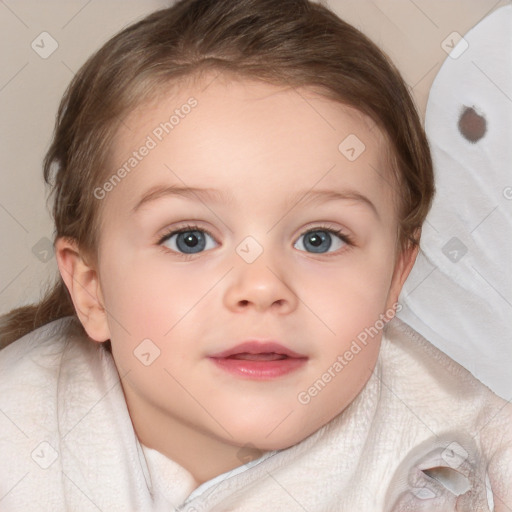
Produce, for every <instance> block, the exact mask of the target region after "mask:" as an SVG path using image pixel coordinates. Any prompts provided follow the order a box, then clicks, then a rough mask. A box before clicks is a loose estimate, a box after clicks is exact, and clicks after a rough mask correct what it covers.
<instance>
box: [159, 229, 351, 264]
mask: <svg viewBox="0 0 512 512" xmlns="http://www.w3.org/2000/svg"><path fill="white" fill-rule="evenodd" d="M188 231H201V232H203V233H206V234H207V235H208V236H210V237H211V238H213V239H214V240H215V237H214V236H213V235H212V233H210V231H208V230H207V229H205V228H202V227H200V226H196V225H193V224H188V225H186V226H183V227H181V228H177V229H176V228H173V229H170V230H169V231H167V232H166V233H164V234H163V235H162V236H161V237H160V238H159V240H158V241H157V245H158V246H159V247H160V248H161V249H162V251H163V252H164V253H169V251H171V252H172V253H173V254H177V255H178V256H180V257H182V258H183V259H185V260H190V259H192V258H193V257H194V256H197V254H201V253H197V254H184V253H181V252H177V251H174V250H172V249H168V248H166V247H164V246H163V245H162V244H163V243H164V242H166V241H167V240H168V239H169V238H171V236H173V235H179V234H181V233H186V232H188ZM312 231H325V232H327V233H331V234H333V235H336V236H338V237H339V238H340V239H341V240H342V241H343V242H344V243H345V244H347V246H348V247H353V246H354V245H355V244H354V241H353V239H352V237H351V236H350V235H348V234H347V233H344V232H343V231H342V230H341V229H335V228H331V227H329V226H323V225H318V226H315V227H313V228H310V229H307V230H306V231H304V232H303V233H301V234H300V236H299V238H300V237H301V236H304V235H306V234H307V233H311V232H312ZM337 253H338V251H336V252H334V253H330V254H329V253H325V254H322V253H320V254H319V256H327V257H329V256H334V255H336V254H337ZM310 254H314V253H310Z"/></svg>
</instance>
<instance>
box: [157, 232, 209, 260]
mask: <svg viewBox="0 0 512 512" xmlns="http://www.w3.org/2000/svg"><path fill="white" fill-rule="evenodd" d="M208 239H211V240H213V242H214V244H216V242H215V240H214V238H213V236H212V235H211V234H210V233H209V232H208V231H206V230H204V229H201V228H199V227H198V226H186V227H184V228H181V229H177V230H173V231H169V232H168V233H166V234H165V235H164V236H163V237H162V238H161V239H160V240H159V241H158V245H162V246H164V247H167V248H168V249H171V250H173V251H175V252H178V253H182V254H197V253H200V252H202V251H204V250H207V249H213V247H214V246H213V247H212V244H211V243H210V244H209V243H208V242H209V240H208Z"/></svg>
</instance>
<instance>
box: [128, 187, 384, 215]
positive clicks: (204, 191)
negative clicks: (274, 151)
mask: <svg viewBox="0 0 512 512" xmlns="http://www.w3.org/2000/svg"><path fill="white" fill-rule="evenodd" d="M162 197H187V198H190V199H199V200H200V201H202V202H210V203H224V204H230V203H233V201H234V196H233V195H232V194H230V193H229V194H226V193H224V192H222V191H220V190H217V189H213V188H201V187H185V186H180V185H170V186H169V185H157V186H155V187H153V188H151V189H149V190H148V191H147V192H145V193H144V194H143V196H142V198H141V199H140V200H139V201H138V202H137V204H136V205H135V206H134V207H133V208H132V213H135V212H137V211H138V210H139V209H140V208H141V207H142V206H143V205H145V204H147V203H150V202H153V201H156V200H157V199H160V198H162ZM327 201H356V202H359V203H362V204H363V205H366V206H367V207H369V208H370V209H371V211H372V212H373V213H374V214H375V215H376V217H378V218H380V215H379V212H378V211H377V208H376V207H375V205H374V204H373V203H372V202H371V201H370V199H368V198H367V197H366V196H364V195H363V194H361V193H359V192H357V191H355V190H345V191H343V192H338V191H336V190H304V191H301V192H299V193H297V194H295V195H294V196H292V197H290V198H289V200H288V201H287V203H286V206H287V207H288V208H290V209H293V208H295V206H296V205H297V204H298V203H314V204H316V203H322V202H327Z"/></svg>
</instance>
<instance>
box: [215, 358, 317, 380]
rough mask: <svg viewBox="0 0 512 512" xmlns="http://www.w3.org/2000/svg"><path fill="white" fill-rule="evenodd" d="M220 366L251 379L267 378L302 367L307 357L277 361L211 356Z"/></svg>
mask: <svg viewBox="0 0 512 512" xmlns="http://www.w3.org/2000/svg"><path fill="white" fill-rule="evenodd" d="M210 359H211V360H212V361H213V362H214V363H215V364H216V365H217V366H218V367H219V368H222V369H223V370H225V371H227V372H229V373H232V374H235V375H239V376H242V377H248V378H250V379H258V380H267V379H274V378H276V377H282V376H283V375H286V374H288V373H291V372H293V371H295V370H298V369H299V368H300V367H302V366H303V365H304V364H305V363H306V361H307V358H287V359H278V360H275V361H249V360H246V359H230V358H215V357H211V358H210Z"/></svg>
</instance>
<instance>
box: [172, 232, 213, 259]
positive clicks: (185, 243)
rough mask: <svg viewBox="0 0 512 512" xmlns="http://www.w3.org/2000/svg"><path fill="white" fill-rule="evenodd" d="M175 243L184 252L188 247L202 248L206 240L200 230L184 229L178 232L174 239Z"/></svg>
mask: <svg viewBox="0 0 512 512" xmlns="http://www.w3.org/2000/svg"><path fill="white" fill-rule="evenodd" d="M176 245H177V246H178V248H179V249H180V251H183V252H185V253H189V254H190V251H189V249H197V248H198V249H199V250H200V251H201V250H203V249H204V247H205V245H206V242H205V240H204V236H203V234H202V233H201V231H184V232H182V233H179V234H178V236H177V240H176Z"/></svg>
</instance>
